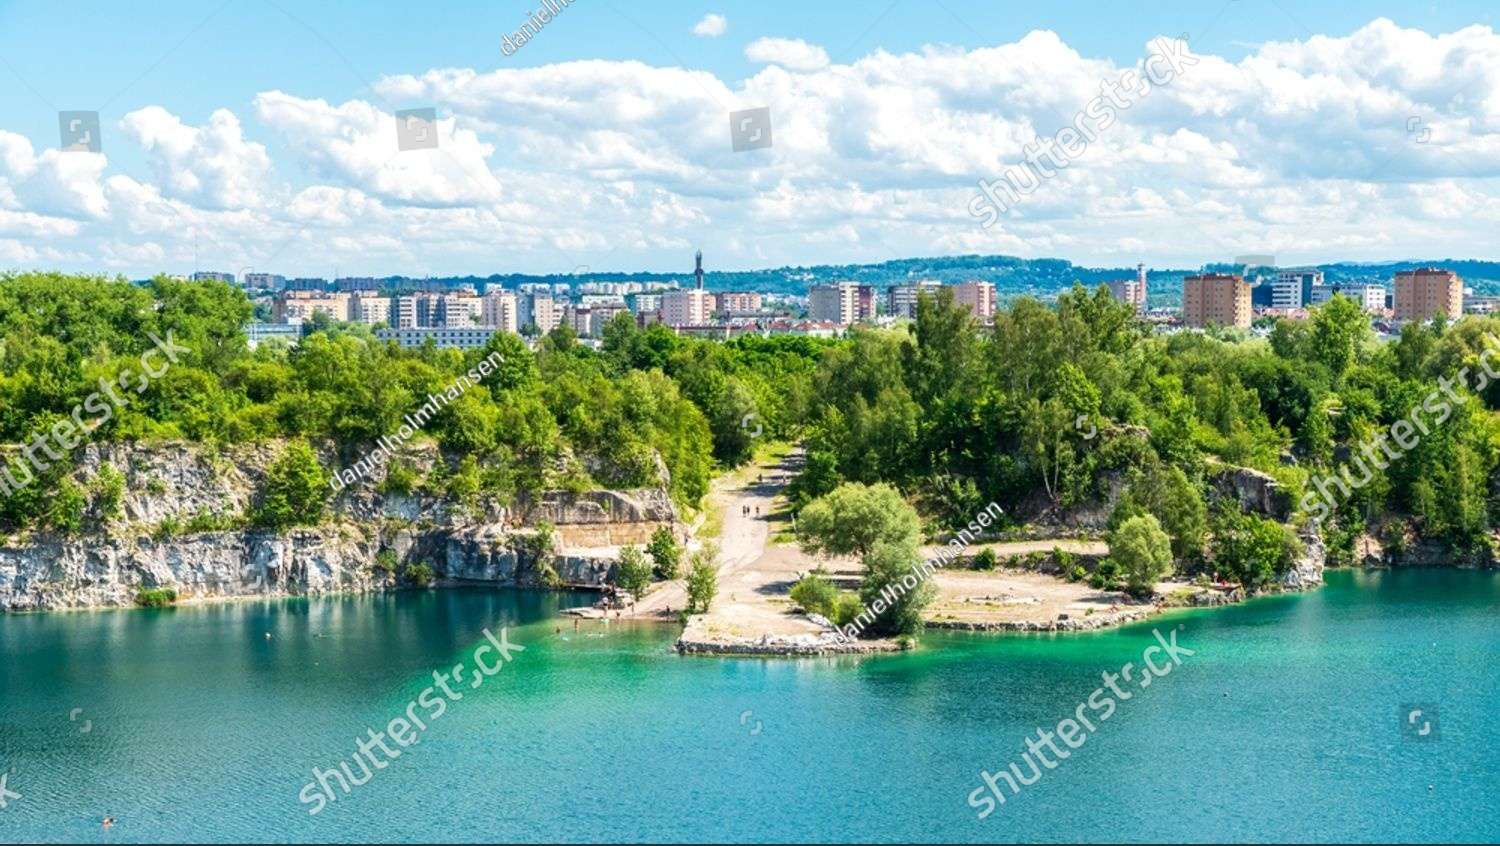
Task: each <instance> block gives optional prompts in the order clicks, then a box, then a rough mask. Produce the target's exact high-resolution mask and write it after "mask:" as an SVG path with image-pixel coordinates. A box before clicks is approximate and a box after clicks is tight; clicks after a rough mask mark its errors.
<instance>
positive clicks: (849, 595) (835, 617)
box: [828, 590, 865, 626]
mask: <svg viewBox="0 0 1500 846" xmlns="http://www.w3.org/2000/svg"><path fill="white" fill-rule="evenodd" d="M864 607H865V604H864V603H863V602H860V600H859V594H857V593H855V592H853V591H847V590H846V591H839V595H838V598H837V599H836V600H835V602H834V606H833V613H832V614H830V615H828V618H829V619H830V620H832V621H833V622H834V624H835V625H838V626H847V625H849V624H850V623H852V622H854V618H855V617H858V616H859V612H860V611H862V610H864Z"/></svg>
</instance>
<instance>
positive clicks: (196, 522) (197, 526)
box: [182, 511, 245, 535]
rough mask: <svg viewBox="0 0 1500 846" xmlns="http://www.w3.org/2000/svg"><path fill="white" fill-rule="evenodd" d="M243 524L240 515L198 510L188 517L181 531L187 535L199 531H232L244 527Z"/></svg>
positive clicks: (243, 521)
mask: <svg viewBox="0 0 1500 846" xmlns="http://www.w3.org/2000/svg"><path fill="white" fill-rule="evenodd" d="M244 524H245V520H244V518H242V517H231V516H229V515H227V514H220V513H219V512H217V511H199V512H197V513H196V514H194V515H193V516H191V517H189V518H188V520H187V524H186V525H184V526H183V529H182V531H183V533H184V534H189V535H192V534H198V533H200V532H232V531H234V530H236V529H240V528H244Z"/></svg>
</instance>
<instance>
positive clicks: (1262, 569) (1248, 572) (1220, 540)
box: [1209, 505, 1301, 590]
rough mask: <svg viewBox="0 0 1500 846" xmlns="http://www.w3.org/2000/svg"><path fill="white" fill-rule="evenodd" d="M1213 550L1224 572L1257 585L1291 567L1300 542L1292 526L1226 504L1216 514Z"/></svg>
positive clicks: (1216, 563)
mask: <svg viewBox="0 0 1500 846" xmlns="http://www.w3.org/2000/svg"><path fill="white" fill-rule="evenodd" d="M1209 548H1210V553H1211V557H1212V560H1213V563H1214V566H1215V567H1217V568H1218V570H1219V572H1220V574H1221V575H1224V576H1227V577H1229V578H1231V579H1233V580H1235V581H1237V582H1239V583H1240V585H1242V586H1243V587H1244V588H1246V589H1247V590H1251V589H1258V588H1261V587H1264V586H1266V585H1268V584H1270V583H1271V582H1272V581H1273V580H1274V579H1276V578H1277V577H1279V576H1281V575H1282V574H1284V573H1286V572H1287V571H1288V570H1290V569H1291V568H1292V565H1293V563H1294V562H1295V561H1296V558H1297V556H1298V555H1300V554H1301V543H1300V542H1299V541H1298V540H1297V537H1296V535H1294V534H1293V533H1292V530H1291V527H1289V526H1283V525H1281V524H1280V523H1277V522H1275V521H1274V520H1267V519H1265V518H1263V517H1258V516H1256V515H1254V514H1244V513H1241V511H1240V510H1239V508H1238V507H1236V506H1234V505H1227V506H1225V507H1223V508H1221V509H1219V511H1218V512H1217V513H1216V514H1215V515H1214V521H1213V540H1212V541H1211V543H1210V545H1209Z"/></svg>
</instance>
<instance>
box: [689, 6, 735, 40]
mask: <svg viewBox="0 0 1500 846" xmlns="http://www.w3.org/2000/svg"><path fill="white" fill-rule="evenodd" d="M728 31H729V21H728V20H726V19H725V18H724V16H723V15H717V14H714V13H712V12H710V13H708V14H706V15H704V16H703V19H702V20H700V21H698V22H697V23H695V24H693V34H694V35H696V36H698V37H699V38H718V37H719V36H721V35H723V34H724V33H726V32H728Z"/></svg>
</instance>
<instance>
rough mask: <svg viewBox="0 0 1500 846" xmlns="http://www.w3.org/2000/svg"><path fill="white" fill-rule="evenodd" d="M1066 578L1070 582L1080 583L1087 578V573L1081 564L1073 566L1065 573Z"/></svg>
mask: <svg viewBox="0 0 1500 846" xmlns="http://www.w3.org/2000/svg"><path fill="white" fill-rule="evenodd" d="M1067 576H1068V581H1070V582H1081V581H1083V580H1084V579H1087V578H1088V577H1089V571H1088V570H1086V569H1084V566H1083V565H1082V564H1074V565H1073V567H1072V569H1070V570H1068V571H1067Z"/></svg>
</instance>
